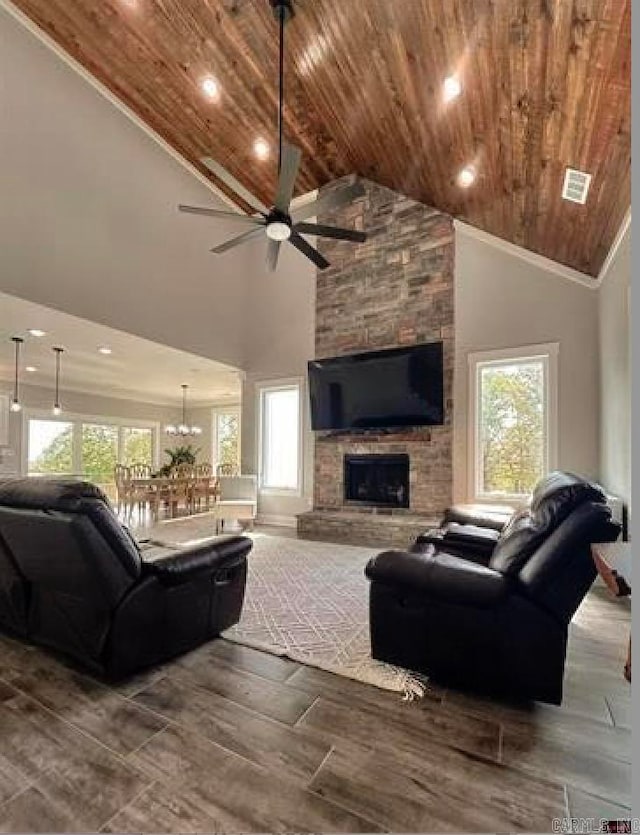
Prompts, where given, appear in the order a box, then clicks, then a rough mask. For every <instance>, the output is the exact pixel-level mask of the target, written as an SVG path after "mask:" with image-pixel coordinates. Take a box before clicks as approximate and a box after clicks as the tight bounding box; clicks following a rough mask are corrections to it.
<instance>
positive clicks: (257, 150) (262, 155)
mask: <svg viewBox="0 0 640 835" xmlns="http://www.w3.org/2000/svg"><path fill="white" fill-rule="evenodd" d="M253 153H254V154H255V155H256V156H257V157H258V159H266V158H267V157H268V156H269V143H268V142H265V140H264V139H256V141H255V142H254V143H253Z"/></svg>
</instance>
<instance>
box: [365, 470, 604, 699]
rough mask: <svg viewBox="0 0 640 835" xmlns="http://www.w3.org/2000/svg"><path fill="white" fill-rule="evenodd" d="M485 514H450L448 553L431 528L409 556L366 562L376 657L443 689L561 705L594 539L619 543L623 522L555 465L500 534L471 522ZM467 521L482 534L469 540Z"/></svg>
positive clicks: (597, 492)
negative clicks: (570, 634)
mask: <svg viewBox="0 0 640 835" xmlns="http://www.w3.org/2000/svg"><path fill="white" fill-rule="evenodd" d="M481 521H482V520H479V519H477V518H475V519H474V518H466V519H461V520H460V521H458V522H456V521H454V525H458V528H455V527H454V529H453V530H454V532H455V536H454V537H453V539H454V540H457V541H455V542H452V541H451V539H450V541H449V542H448V543H447V546H446V547H447V550H444V549H443V548H442V547H440V546H441V544H442V541H443V540H445V539H446V534H445V535H443V536H440V539H439V538H438V537H439V534H438V532H430V533H429V534H426V535H425V536H422V537H419V539H418V541H417V542H416V544H415V545H414V546H413V548H412V549H411V550H410V551H406V552H405V551H386V552H384V553H382V554H379V555H378V556H376V557H374V558H373V559H371V560H370V562H369V564H368V566H367V568H366V574H367V577H368V578H369V579H370V581H371V588H370V629H371V647H372V654H373V657H374V658H377V659H379V660H381V661H387V662H390V663H392V664H397V665H399V666H402V667H406V668H408V669H411V670H416V671H419V672H423V673H426V674H428V675H429V676H430V677H431V678H432V679H433V680H435V681H440V682H442V683H445V684H451V685H453V686H458V687H462V688H467V689H471V690H475V691H478V692H484V693H489V694H492V695H500V696H508V697H516V698H525V699H536V700H539V701H544V702H551V703H554V704H560V703H561V701H562V683H563V676H564V663H565V654H566V643H567V631H568V625H569V622H570V621H571V618H572V617H573V614H574V612H575V611H576V609H577V608H578V606H579V605H580V602H581V601H582V599H583V597H584V596H585V594H586V593H587V591H588V590H589V588H590V586H591V584H592V583H593V580H594V579H595V577H596V569H595V565H594V562H593V559H592V556H591V543H593V542H606V541H614V540H615V539H617V537H618V535H619V533H620V526H619V525H617V524H616V523H614V522H612V520H611V511H610V509H609V507H608V506H607V504H606V496H605V494H604V493H603V491H602V490H601V489H600V488H599V487H598V486H597V485H594V484H590V483H588V482H586V481H584V480H583V479H580V478H578V477H577V476H574V475H572V474H570V473H558V472H556V473H551V474H550V475H549V476H547V477H546V478H545V479H542V480H541V481H540V482H539V484H538V485H537V487H536V490H535V491H534V493H533V496H532V498H531V503H530V506H529V507H528V508H527V509H524V510H521V511H519V512H516V513H514V514H513V515H512V517H511V518H510V519H509V520H508V521H507V522H506V524H504V525H503V526H502V527H501V529H500V530H496V525H495V524H494V526H493V527H491V528H487V527H486V526H484V525H482V524H471V523H473V522H475V523H477V522H481ZM448 524H451V522H449V523H447V525H448ZM465 524H466V525H471V527H472V528H474V530H468V531H467V534H468V537H467V540H466V541H463V542H461V541H460V540H463V539H464V532H461V531H460V530H459V527H460V526H462V527H464V525H465ZM447 525H445V528H447ZM498 527H500V526H498ZM486 531H491V533H490V534H487V537H488V540H487V539H483V536H484V535H485V533H486ZM440 533H442V532H440ZM474 542H475V543H476V544H475V545H474ZM478 542H481V544H480V546H479V547H478V545H477V543H478ZM456 548H457V551H456Z"/></svg>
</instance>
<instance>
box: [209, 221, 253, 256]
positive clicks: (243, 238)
mask: <svg viewBox="0 0 640 835" xmlns="http://www.w3.org/2000/svg"><path fill="white" fill-rule="evenodd" d="M259 235H264V226H257V227H256V228H255V229H249V231H248V232H243V233H242V235H238V236H237V237H235V238H231V239H230V240H228V241H225V242H224V243H223V244H218V246H214V247H213V249H212V250H211V252H215V253H216V255H220V253H222V252H226V251H227V250H228V249H233V248H234V247H235V246H239V245H240V244H244V243H246V242H247V241H250V240H252V238H257V237H258V236H259Z"/></svg>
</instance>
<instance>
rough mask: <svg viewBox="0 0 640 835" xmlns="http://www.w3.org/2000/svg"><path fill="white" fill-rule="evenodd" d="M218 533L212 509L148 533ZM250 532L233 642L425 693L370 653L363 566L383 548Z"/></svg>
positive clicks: (412, 693)
mask: <svg viewBox="0 0 640 835" xmlns="http://www.w3.org/2000/svg"><path fill="white" fill-rule="evenodd" d="M211 534H212V531H211V520H210V519H207V516H206V514H205V515H203V516H199V517H195V518H191V519H180V520H175V521H171V522H168V523H162V522H161V523H160V524H159V525H157V526H155V527H154V528H153V529H152V530H151V531H149V532H147V534H146V535H147V536H148V537H150V538H157V539H159V540H162V541H164V542H175V543H178V542H179V543H185V542H193V541H197V540H198V539H200V538H203V537H207V536H211ZM249 535H250V536H251V537H252V538H253V540H254V547H253V550H252V551H251V553H250V554H249V572H248V579H247V590H246V594H245V600H244V607H243V610H242V617H241V619H240V622H239V623H238V624H237V625H236V626H234V627H232V628H231V629H228V630H227V631H226V632H225V633H224V637H225V638H226V639H227V640H229V641H235V642H236V643H239V644H245V645H246V646H250V647H254V648H256V649H261V650H264V651H266V652H270V653H272V654H274V655H281V656H286V657H287V658H291V659H292V660H293V661H298V662H300V663H301V664H308V665H310V666H312V667H319V668H320V669H322V670H327V671H329V672H331V673H336V674H337V675H341V676H345V677H347V678H352V679H355V680H356V681H362V682H365V683H367V684H372V685H374V686H376V687H381V688H383V689H385V690H395V691H397V692H399V693H402V694H403V695H404V697H405V698H407V699H412V698H415V697H420V696H422V695H423V693H424V690H425V687H424V682H423V681H420V680H419V679H417V678H416V677H415V676H414V675H412V674H410V673H409V672H407V671H406V670H403V669H401V668H399V667H394V666H392V665H391V664H384V663H382V662H381V661H375V660H374V659H373V658H372V657H371V647H370V643H369V583H368V581H367V578H366V577H365V576H364V568H365V566H366V564H367V562H368V560H369V558H370V557H372V556H373V555H374V554H375V553H377V551H376V550H373V549H371V548H360V547H356V546H353V545H334V544H332V543H327V542H311V541H309V540H303V539H295V538H286V537H280V536H271V535H269V534H262V533H255V534H249Z"/></svg>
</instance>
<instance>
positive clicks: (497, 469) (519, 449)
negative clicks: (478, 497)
mask: <svg viewBox="0 0 640 835" xmlns="http://www.w3.org/2000/svg"><path fill="white" fill-rule="evenodd" d="M479 386H480V404H479V405H480V413H479V419H480V424H479V439H478V440H479V443H480V456H481V462H480V463H481V467H482V471H481V479H480V481H481V483H480V485H479V486H480V489H481V492H482V493H488V494H490V493H504V494H508V495H524V494H527V493H529V492H530V491H531V490H532V489H533V487H534V485H535V483H536V481H537V480H538V479H539V478H540V477H541V476H542V475H543V474H544V470H545V463H546V462H545V455H546V421H545V370H544V364H543V362H542V361H539V360H530V361H523V362H517V363H515V362H514V363H513V364H496V365H491V364H488V365H486V366H484V367H480V369H479Z"/></svg>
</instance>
